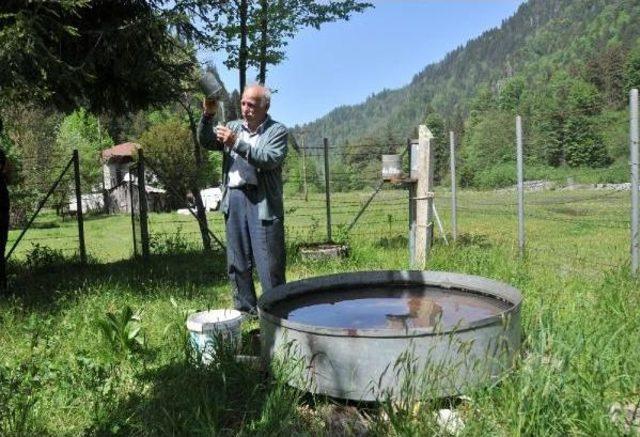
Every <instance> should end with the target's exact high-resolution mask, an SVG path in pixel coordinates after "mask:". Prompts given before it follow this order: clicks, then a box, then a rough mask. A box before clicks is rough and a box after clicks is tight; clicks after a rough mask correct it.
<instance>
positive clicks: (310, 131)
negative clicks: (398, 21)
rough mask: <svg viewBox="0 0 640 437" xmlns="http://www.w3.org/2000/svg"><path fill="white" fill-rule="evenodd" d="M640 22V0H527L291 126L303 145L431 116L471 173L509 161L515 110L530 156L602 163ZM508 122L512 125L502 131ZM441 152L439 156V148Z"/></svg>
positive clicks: (393, 133)
mask: <svg viewBox="0 0 640 437" xmlns="http://www.w3.org/2000/svg"><path fill="white" fill-rule="evenodd" d="M639 23H640V0H529V1H528V2H526V3H524V4H523V5H521V6H520V7H519V9H518V10H517V12H516V13H515V14H514V15H513V16H512V17H511V18H509V19H506V20H504V21H503V23H502V25H501V26H500V27H499V28H495V29H492V30H489V31H487V32H485V33H483V34H482V35H481V36H479V37H478V38H476V39H474V40H471V41H469V42H468V43H467V44H466V45H465V46H461V47H459V48H457V49H456V50H454V51H452V52H450V53H449V54H447V55H446V56H445V58H444V59H443V60H442V61H440V62H438V63H436V64H432V65H429V66H427V67H426V68H425V69H424V70H423V71H421V72H420V73H418V74H417V75H416V76H415V77H414V78H413V80H412V81H411V83H410V84H409V85H407V86H405V87H403V88H400V89H397V90H384V91H382V92H380V93H377V94H375V95H372V96H371V97H370V98H368V99H367V100H366V101H365V102H364V103H362V104H358V105H353V106H342V107H338V108H336V109H334V110H333V111H331V112H330V113H329V114H327V115H326V116H324V117H322V118H320V119H318V120H316V121H314V122H312V123H309V124H306V125H304V126H302V127H298V130H300V129H304V130H305V134H306V135H305V137H306V143H307V144H310V145H313V144H320V143H321V139H322V138H323V137H327V138H328V139H329V141H330V142H331V143H332V144H334V145H336V146H338V147H351V148H353V145H354V144H358V143H361V142H363V141H364V142H369V143H370V142H384V141H388V140H389V139H393V138H395V139H396V140H398V141H401V139H403V138H406V137H407V136H411V135H413V133H414V131H415V128H416V126H417V125H418V124H421V123H424V122H425V120H426V119H427V118H428V117H430V119H431V121H432V122H433V123H434V124H435V125H437V128H440V129H442V130H448V129H453V130H454V131H456V132H457V133H458V135H459V136H461V137H462V138H463V140H462V142H463V144H464V147H463V155H464V156H463V158H464V159H465V165H466V166H467V168H466V171H467V172H471V173H474V172H476V171H478V170H482V169H483V168H484V167H486V166H491V165H494V164H496V163H499V162H501V161H509V160H510V159H511V157H510V156H502V151H501V147H506V144H503V143H504V142H505V141H507V142H508V144H509V147H511V145H512V144H513V141H512V139H511V138H512V132H511V131H512V130H513V127H512V125H513V115H515V114H516V113H519V114H521V115H522V116H523V117H524V118H525V120H526V121H525V123H526V124H525V126H526V129H527V133H528V135H529V136H528V139H529V147H528V154H529V158H530V159H531V160H533V161H535V162H537V163H540V164H541V165H548V166H565V165H566V166H574V167H575V166H584V165H587V166H592V167H602V166H607V165H609V164H611V163H612V162H614V160H615V159H616V158H618V157H619V156H621V153H622V152H623V151H624V149H623V148H621V147H620V146H619V145H618V144H617V143H616V141H617V140H618V138H617V137H616V138H612V137H611V135H609V134H608V133H607V132H603V131H602V129H601V127H602V126H603V123H604V124H606V122H607V121H606V120H607V117H609V118H611V117H614V118H615V117H616V115H615V113H616V111H620V110H621V109H622V108H624V107H625V105H626V102H627V98H628V97H627V96H628V92H627V91H628V89H629V88H630V87H631V86H637V85H639V83H638V82H639V81H638V77H639V76H640V40H639V39H638V37H639V36H640V24H639ZM425 43H428V41H427V42H425ZM419 49H420V48H419V46H416V52H417V53H419ZM609 121H610V120H609ZM505 123H506V125H507V126H508V127H509V129H510V130H511V131H510V132H502V131H501V130H504V125H505ZM442 133H444V132H442ZM348 144H351V146H347V145H348ZM484 146H486V147H488V148H489V149H490V150H489V151H486V150H484V149H483V148H484ZM443 149H444V148H443ZM481 149H482V150H481ZM440 153H441V155H442V156H441V157H442V158H444V155H443V154H446V151H445V150H441V151H440ZM470 166H472V168H470ZM483 166H484V167H483ZM439 167H441V166H439ZM468 178H471V179H473V174H469V175H468ZM471 179H469V180H471Z"/></svg>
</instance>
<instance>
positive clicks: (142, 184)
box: [137, 149, 149, 259]
mask: <svg viewBox="0 0 640 437" xmlns="http://www.w3.org/2000/svg"><path fill="white" fill-rule="evenodd" d="M137 170H138V175H137V176H138V207H139V208H140V240H141V245H142V247H141V249H142V258H144V259H147V258H148V257H149V227H148V214H147V190H146V181H145V177H144V152H143V151H142V149H138V168H137Z"/></svg>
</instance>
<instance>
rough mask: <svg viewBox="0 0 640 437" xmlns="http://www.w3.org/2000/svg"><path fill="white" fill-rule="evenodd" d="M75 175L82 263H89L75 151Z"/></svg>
mask: <svg viewBox="0 0 640 437" xmlns="http://www.w3.org/2000/svg"><path fill="white" fill-rule="evenodd" d="M73 173H74V176H75V184H76V218H77V220H78V244H79V246H80V263H81V264H86V263H87V249H86V247H85V244H84V219H83V216H82V190H81V189H80V154H79V153H78V149H73Z"/></svg>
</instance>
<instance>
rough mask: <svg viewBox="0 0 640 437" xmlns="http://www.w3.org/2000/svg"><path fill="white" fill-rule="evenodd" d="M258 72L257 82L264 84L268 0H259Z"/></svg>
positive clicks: (267, 40)
mask: <svg viewBox="0 0 640 437" xmlns="http://www.w3.org/2000/svg"><path fill="white" fill-rule="evenodd" d="M260 13H261V19H260V72H259V73H258V82H260V83H261V84H263V85H264V84H265V83H266V81H267V45H268V43H269V39H268V34H267V32H268V31H269V0H260Z"/></svg>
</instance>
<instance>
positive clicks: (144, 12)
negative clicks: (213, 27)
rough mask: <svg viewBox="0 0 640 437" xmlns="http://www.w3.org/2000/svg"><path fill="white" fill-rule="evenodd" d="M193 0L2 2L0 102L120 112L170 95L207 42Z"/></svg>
mask: <svg viewBox="0 0 640 437" xmlns="http://www.w3.org/2000/svg"><path fill="white" fill-rule="evenodd" d="M211 3H215V2H202V1H200V0H184V1H180V2H173V1H169V0H146V1H145V0H127V1H121V2H113V1H109V0H92V1H87V0H65V1H60V2H41V1H33V2H31V1H29V2H25V1H22V0H8V1H4V2H2V4H1V5H0V105H7V104H10V103H11V102H25V101H39V102H49V103H52V104H53V105H55V106H56V107H58V108H60V109H62V110H65V111H66V110H72V109H75V108H76V107H78V106H84V107H86V108H87V109H88V110H90V111H91V112H94V113H97V112H101V111H103V110H106V111H109V112H111V113H125V112H128V111H132V110H135V109H139V108H145V107H148V106H149V105H153V104H157V105H161V104H163V103H167V102H170V101H172V100H173V99H175V96H176V95H178V94H180V93H181V92H182V91H183V90H184V87H185V83H184V81H183V78H184V77H185V76H187V75H188V74H189V72H190V71H191V70H192V69H193V67H194V65H195V63H196V60H195V56H194V51H193V49H192V47H191V46H190V45H189V44H188V43H189V42H194V43H196V44H200V45H209V44H210V43H211V41H212V38H213V37H212V36H210V35H205V34H204V33H203V32H201V31H200V30H199V29H198V28H197V27H196V25H195V24H194V23H195V21H196V18H197V17H203V16H205V15H206V14H207V13H210V12H211V11H212V10H214V7H215V6H211V5H210V4H211Z"/></svg>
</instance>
